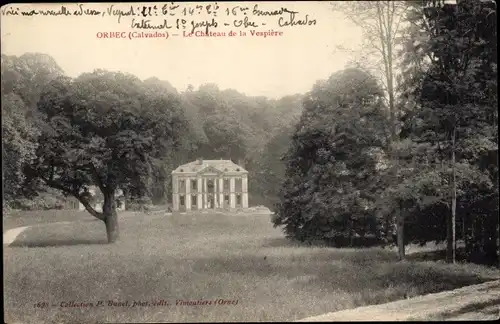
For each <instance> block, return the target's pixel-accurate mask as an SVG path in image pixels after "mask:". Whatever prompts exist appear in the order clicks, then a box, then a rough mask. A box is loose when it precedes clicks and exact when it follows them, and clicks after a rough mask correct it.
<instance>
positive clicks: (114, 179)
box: [1, 1, 500, 264]
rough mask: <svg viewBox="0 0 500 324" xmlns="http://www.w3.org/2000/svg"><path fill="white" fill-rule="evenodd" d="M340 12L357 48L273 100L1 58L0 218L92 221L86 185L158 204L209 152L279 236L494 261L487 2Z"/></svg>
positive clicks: (41, 59) (40, 59)
mask: <svg viewBox="0 0 500 324" xmlns="http://www.w3.org/2000/svg"><path fill="white" fill-rule="evenodd" d="M345 4H348V6H346V5H344V4H343V3H335V4H334V6H333V7H334V8H333V9H332V10H340V11H342V12H343V13H344V14H345V15H346V16H347V17H348V18H349V19H351V20H352V21H353V22H354V23H356V24H358V25H359V26H360V27H361V28H362V29H363V32H364V37H365V41H366V46H364V47H363V51H362V52H360V55H359V56H357V57H354V56H353V62H352V64H351V66H348V67H346V68H345V69H344V70H342V71H337V72H334V73H333V74H332V75H331V77H330V78H329V79H327V80H318V81H317V82H316V84H315V85H314V86H312V88H311V90H310V91H309V92H308V93H306V94H291V95H288V96H285V97H282V98H279V99H270V98H266V97H253V96H248V95H245V94H243V93H241V92H239V91H237V90H235V89H220V88H219V87H218V86H217V85H216V84H213V83H206V84H203V85H201V86H199V87H198V88H197V89H195V88H194V87H193V86H188V87H187V88H186V89H181V90H180V89H175V88H174V87H173V86H172V85H171V83H170V82H169V81H168V80H166V79H167V78H165V80H162V79H159V78H157V77H151V78H148V79H146V80H140V79H139V78H137V77H136V76H133V75H129V74H126V73H121V72H111V71H105V70H95V71H93V72H88V73H84V74H82V75H80V76H78V77H76V78H70V77H68V76H66V75H65V73H64V71H63V70H62V69H61V67H59V66H58V64H57V62H56V61H55V60H54V59H53V58H52V57H50V56H49V55H47V54H43V53H25V54H23V55H20V56H8V55H4V54H2V64H1V68H2V71H1V79H2V80H1V83H2V84H1V87H2V88H1V90H2V144H3V145H2V146H3V148H2V154H3V165H4V168H3V174H2V180H3V186H4V201H3V207H4V209H8V208H11V209H25V210H28V209H54V208H64V206H65V201H66V200H67V197H68V196H73V197H76V198H77V199H78V200H80V201H81V202H84V205H86V208H87V210H88V211H89V212H90V213H91V214H93V215H94V216H96V217H98V218H99V219H101V218H102V220H103V221H104V222H107V221H106V213H107V212H109V213H112V209H113V208H114V206H113V204H112V203H110V205H109V206H107V205H106V204H105V205H106V206H107V207H106V206H105V208H104V209H103V212H104V216H103V215H101V214H99V213H96V212H95V211H93V209H92V208H91V207H90V204H89V203H88V200H87V198H86V196H85V192H86V191H85V190H86V188H88V186H89V185H91V184H92V185H97V186H99V187H100V188H101V189H102V190H103V193H104V194H105V196H106V195H111V194H112V192H113V191H114V189H115V188H116V187H117V186H119V187H121V188H123V189H124V192H125V194H126V196H127V199H129V200H130V201H131V202H139V203H140V204H146V205H147V204H168V203H170V201H169V200H170V197H171V194H170V190H171V187H170V172H171V171H172V170H173V169H174V168H176V167H177V166H178V165H179V164H182V163H186V162H189V161H192V160H195V159H196V158H199V157H202V158H204V159H219V158H222V159H231V160H233V161H235V162H238V163H241V164H242V165H243V166H244V167H245V168H246V169H247V170H248V171H249V173H250V175H251V176H249V191H250V194H249V200H250V201H249V204H250V205H265V206H267V207H269V208H270V209H271V210H272V211H273V212H274V215H273V219H272V222H273V224H274V226H280V227H282V228H283V230H284V233H285V234H286V235H287V236H288V237H290V238H293V239H298V240H300V241H316V240H324V241H325V242H328V243H329V244H332V245H335V246H356V245H359V244H367V243H366V242H367V241H370V242H371V243H370V244H396V245H397V246H398V248H399V256H400V258H401V259H403V258H404V257H405V255H404V246H405V244H408V243H425V242H428V241H445V242H447V260H448V261H449V262H456V260H457V259H459V258H462V257H463V258H464V259H466V260H468V261H470V262H480V263H490V264H498V263H500V260H499V243H498V241H499V216H498V112H497V106H498V104H497V39H496V37H497V35H496V3H495V2H490V1H458V2H457V4H453V5H452V4H445V3H443V2H441V1H399V2H398V1H374V2H369V3H368V2H367V3H352V2H348V3H345ZM366 57H370V58H371V59H370V60H369V61H368V60H365V58H366ZM374 58H375V59H374ZM368 62H369V63H370V64H368ZM106 224H108V223H106ZM459 241H461V242H463V243H464V249H459V248H458V247H457V242H459ZM363 242H364V243H363ZM462 250H463V251H462Z"/></svg>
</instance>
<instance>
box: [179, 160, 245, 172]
mask: <svg viewBox="0 0 500 324" xmlns="http://www.w3.org/2000/svg"><path fill="white" fill-rule="evenodd" d="M210 168H212V169H215V171H218V172H221V173H225V172H230V173H248V171H247V170H245V169H244V168H243V167H242V166H240V165H238V164H236V163H234V162H233V161H231V160H202V159H199V160H196V161H192V162H189V163H186V164H182V165H180V166H178V167H177V168H176V169H175V170H174V171H172V173H175V174H183V173H198V172H200V171H202V170H205V169H208V170H210ZM208 170H207V171H208Z"/></svg>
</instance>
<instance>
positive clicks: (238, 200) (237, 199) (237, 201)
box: [236, 195, 241, 205]
mask: <svg viewBox="0 0 500 324" xmlns="http://www.w3.org/2000/svg"><path fill="white" fill-rule="evenodd" d="M236 205H241V195H236Z"/></svg>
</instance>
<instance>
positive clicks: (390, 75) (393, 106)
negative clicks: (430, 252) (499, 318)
mask: <svg viewBox="0 0 500 324" xmlns="http://www.w3.org/2000/svg"><path fill="white" fill-rule="evenodd" d="M407 8H408V5H407V3H406V2H405V1H357V2H353V1H350V2H346V3H341V2H335V3H333V9H334V10H338V11H341V12H342V13H343V14H344V15H345V16H346V17H347V18H348V19H349V20H350V21H352V22H353V23H354V24H355V25H356V26H358V27H360V29H361V32H362V35H363V41H362V44H361V49H352V48H343V47H342V46H341V47H340V48H341V49H342V50H348V51H350V52H351V54H354V55H352V57H353V59H352V62H351V63H352V64H354V66H356V67H358V68H361V69H363V70H365V71H368V72H369V73H371V74H372V75H374V76H376V77H377V79H378V81H379V82H380V84H381V85H382V88H383V90H384V94H385V95H384V99H385V104H386V107H387V117H388V118H387V126H388V129H389V130H390V134H389V137H388V139H389V140H388V141H387V148H386V149H385V151H386V153H387V154H388V155H389V157H390V165H391V168H390V171H391V172H390V173H389V174H388V175H387V177H389V178H390V179H391V181H392V183H393V184H395V183H396V182H397V173H398V168H399V165H398V158H397V156H396V153H395V152H394V149H393V143H394V142H395V141H396V140H397V133H398V125H397V118H398V102H397V95H398V92H397V89H398V84H397V76H398V73H397V72H398V70H397V65H398V58H399V57H398V53H397V47H398V41H399V38H400V37H401V36H402V31H403V26H404V24H405V12H406V11H407ZM402 212H403V211H402V210H401V209H400V208H395V209H393V210H392V213H391V214H392V215H395V217H394V220H392V219H390V218H386V222H385V231H386V233H387V234H389V233H390V231H389V230H388V227H389V225H390V223H391V222H392V223H395V225H396V230H397V239H398V250H399V257H400V259H403V258H404V251H405V249H404V217H403V215H402ZM387 216H389V215H387Z"/></svg>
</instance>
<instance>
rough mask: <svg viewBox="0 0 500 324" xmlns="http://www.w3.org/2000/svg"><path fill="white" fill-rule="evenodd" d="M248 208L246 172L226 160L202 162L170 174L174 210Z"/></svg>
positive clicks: (184, 166)
mask: <svg viewBox="0 0 500 324" xmlns="http://www.w3.org/2000/svg"><path fill="white" fill-rule="evenodd" d="M235 208H242V209H245V208H248V171H246V170H245V169H243V167H241V166H239V165H237V164H235V163H233V162H232V161H230V160H202V159H198V160H197V161H194V162H190V163H186V164H183V165H181V166H179V167H178V168H177V169H175V170H174V171H173V172H172V209H173V210H174V211H190V210H207V209H235Z"/></svg>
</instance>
